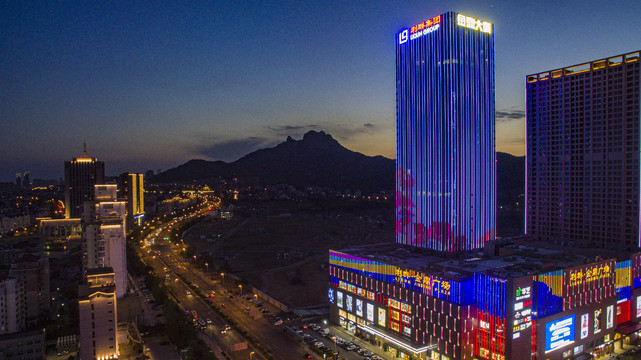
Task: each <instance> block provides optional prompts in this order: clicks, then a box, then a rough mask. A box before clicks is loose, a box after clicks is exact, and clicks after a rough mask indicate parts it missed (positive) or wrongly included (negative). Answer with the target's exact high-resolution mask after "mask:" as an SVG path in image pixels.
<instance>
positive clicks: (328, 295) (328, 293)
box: [327, 288, 334, 304]
mask: <svg viewBox="0 0 641 360" xmlns="http://www.w3.org/2000/svg"><path fill="white" fill-rule="evenodd" d="M327 297H328V298H329V302H330V303H332V304H333V303H334V289H332V288H329V291H328V292H327Z"/></svg>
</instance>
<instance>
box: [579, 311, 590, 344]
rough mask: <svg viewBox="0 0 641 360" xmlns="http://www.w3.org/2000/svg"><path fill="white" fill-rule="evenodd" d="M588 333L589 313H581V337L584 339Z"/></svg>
mask: <svg viewBox="0 0 641 360" xmlns="http://www.w3.org/2000/svg"><path fill="white" fill-rule="evenodd" d="M589 334H590V314H583V315H581V339H585V338H586V337H588V335H589Z"/></svg>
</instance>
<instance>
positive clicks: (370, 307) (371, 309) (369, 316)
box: [367, 303, 374, 322]
mask: <svg viewBox="0 0 641 360" xmlns="http://www.w3.org/2000/svg"><path fill="white" fill-rule="evenodd" d="M367 320H368V321H370V322H374V305H373V304H370V303H368V304H367Z"/></svg>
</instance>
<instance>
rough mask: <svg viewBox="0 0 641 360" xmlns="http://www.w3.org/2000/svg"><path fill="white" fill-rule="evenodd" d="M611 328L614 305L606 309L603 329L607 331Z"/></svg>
mask: <svg viewBox="0 0 641 360" xmlns="http://www.w3.org/2000/svg"><path fill="white" fill-rule="evenodd" d="M613 326H614V305H610V306H608V308H607V309H606V320H605V328H606V329H609V328H611V327H613Z"/></svg>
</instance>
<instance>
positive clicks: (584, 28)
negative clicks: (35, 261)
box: [0, 0, 641, 181]
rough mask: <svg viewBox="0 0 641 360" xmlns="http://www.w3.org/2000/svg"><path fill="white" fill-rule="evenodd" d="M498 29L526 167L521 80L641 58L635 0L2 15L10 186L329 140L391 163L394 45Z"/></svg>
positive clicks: (157, 7)
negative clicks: (418, 31) (409, 35)
mask: <svg viewBox="0 0 641 360" xmlns="http://www.w3.org/2000/svg"><path fill="white" fill-rule="evenodd" d="M449 10H452V11H457V12H461V13H464V14H466V15H470V16H474V17H477V18H481V19H484V20H488V21H491V22H493V23H494V26H495V27H494V31H495V61H496V63H495V65H496V70H495V71H496V110H497V151H503V152H508V153H512V154H515V155H523V154H524V151H525V148H524V138H525V134H524V132H525V130H524V129H525V123H524V115H523V111H524V107H525V105H524V93H525V87H524V79H525V76H526V75H528V74H532V73H537V72H542V71H545V70H550V69H554V68H559V67H564V66H568V65H573V64H578V63H582V62H586V61H590V60H596V59H600V58H604V57H608V56H612V55H616V54H621V53H626V52H631V51H634V50H638V49H640V48H641V41H639V39H640V38H639V34H641V21H639V14H641V1H636V0H634V1H632V0H630V1H619V0H613V1H610V2H607V6H605V5H604V2H603V1H591V0H588V1H536V2H521V1H438V2H436V1H424V0H423V1H390V0H388V1H331V0H329V1H271V0H265V1H255V2H254V1H211V2H206V1H196V0H194V1H175V2H171V3H168V4H159V2H138V3H136V4H118V2H116V3H115V4H113V3H108V2H107V3H105V2H96V3H94V2H78V3H75V2H55V1H42V2H38V1H34V2H20V1H18V2H3V3H2V4H0V44H1V45H0V64H1V65H2V66H0V124H1V127H0V128H1V129H2V130H1V131H0V181H13V179H14V177H15V173H16V172H22V171H25V170H29V171H31V174H32V175H31V178H32V179H33V178H56V179H57V178H60V177H62V176H63V174H64V161H66V160H70V159H71V158H73V157H78V156H80V155H81V153H82V142H83V140H86V141H87V145H88V152H89V155H90V156H93V157H97V158H98V159H99V160H102V161H104V162H105V165H106V172H107V174H108V175H115V174H118V173H121V172H124V171H145V170H148V169H154V170H155V169H163V170H165V169H168V168H171V167H174V166H177V165H179V164H181V163H183V162H185V161H187V160H189V159H192V158H203V159H210V160H225V161H233V160H236V159H238V158H239V157H241V156H243V155H245V154H247V153H248V152H251V151H253V150H256V149H258V148H262V147H268V146H273V145H275V144H277V143H279V142H282V141H284V140H285V138H286V137H287V136H288V135H290V136H292V137H294V138H295V139H299V138H300V137H301V136H302V134H303V133H305V132H307V131H308V130H312V129H314V130H324V131H326V132H328V133H330V134H332V135H333V136H334V137H335V138H336V139H337V140H338V141H339V142H341V143H342V144H343V145H344V146H346V147H347V148H349V149H351V150H355V151H359V152H363V153H365V154H368V155H379V154H380V155H384V156H386V157H390V158H394V156H395V154H394V151H395V95H394V92H395V85H394V82H395V79H394V76H395V75H394V39H395V33H396V32H397V31H399V30H401V29H403V28H406V27H410V26H412V25H414V24H416V23H418V22H422V21H424V20H425V19H427V18H430V17H433V16H434V15H438V14H441V13H443V12H445V11H449Z"/></svg>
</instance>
